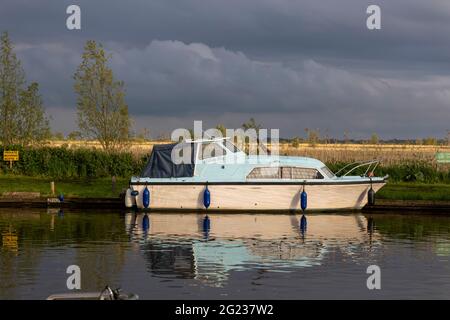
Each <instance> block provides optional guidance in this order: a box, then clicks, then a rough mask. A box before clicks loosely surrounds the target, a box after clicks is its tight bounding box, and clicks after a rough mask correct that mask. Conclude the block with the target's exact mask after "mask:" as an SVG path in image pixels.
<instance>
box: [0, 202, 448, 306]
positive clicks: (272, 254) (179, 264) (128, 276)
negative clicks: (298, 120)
mask: <svg viewBox="0 0 450 320" xmlns="http://www.w3.org/2000/svg"><path fill="white" fill-rule="evenodd" d="M305 218H306V223H305V220H303V223H302V219H301V215H287V214H209V215H208V218H205V214H204V213H199V214H179V213H164V214H163V213H151V214H148V215H144V214H142V213H139V214H135V213H133V212H121V211H117V212H105V211H98V212H96V211H83V212H78V211H67V210H65V211H61V210H45V209H43V210H37V209H33V210H31V209H27V210H24V209H1V210H0V233H1V245H0V299H45V298H46V297H48V296H49V295H51V294H54V293H67V292H71V291H69V289H68V288H67V284H66V282H67V278H68V277H69V276H70V274H68V273H66V271H67V268H68V267H69V266H71V265H77V266H79V268H80V271H81V275H80V277H81V291H100V290H101V289H102V288H103V287H104V286H105V285H107V284H108V285H110V286H111V287H121V288H122V289H123V290H124V291H126V292H132V293H135V294H138V295H139V297H140V298H141V299H241V298H243V299H244V298H245V299H310V298H325V299H342V298H362V299H378V298H389V299H398V298H425V299H450V216H433V215H428V214H421V215H400V214H395V213H394V212H393V213H390V214H373V215H370V214H362V213H349V214H341V213H340V214H307V215H306V216H305ZM371 265H376V266H378V267H379V273H378V272H377V273H376V274H379V275H380V277H379V278H377V279H379V282H373V281H374V280H373V279H371V281H369V282H370V283H372V284H373V283H379V284H380V285H381V288H380V289H372V290H369V289H368V287H367V279H368V278H369V277H370V276H371V274H368V273H367V268H368V267H369V266H371Z"/></svg>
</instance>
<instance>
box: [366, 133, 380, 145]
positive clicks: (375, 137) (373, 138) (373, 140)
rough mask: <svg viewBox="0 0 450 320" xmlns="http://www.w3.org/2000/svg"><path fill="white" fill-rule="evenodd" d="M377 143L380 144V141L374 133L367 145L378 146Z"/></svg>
mask: <svg viewBox="0 0 450 320" xmlns="http://www.w3.org/2000/svg"><path fill="white" fill-rule="evenodd" d="M379 142H380V139H379V138H378V135H377V134H376V133H372V136H371V137H370V140H369V143H370V144H378V143H379Z"/></svg>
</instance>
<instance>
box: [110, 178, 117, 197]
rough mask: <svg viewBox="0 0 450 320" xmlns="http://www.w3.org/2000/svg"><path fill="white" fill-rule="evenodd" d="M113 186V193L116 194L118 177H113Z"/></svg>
mask: <svg viewBox="0 0 450 320" xmlns="http://www.w3.org/2000/svg"><path fill="white" fill-rule="evenodd" d="M111 186H112V193H113V194H114V193H116V176H112V178H111Z"/></svg>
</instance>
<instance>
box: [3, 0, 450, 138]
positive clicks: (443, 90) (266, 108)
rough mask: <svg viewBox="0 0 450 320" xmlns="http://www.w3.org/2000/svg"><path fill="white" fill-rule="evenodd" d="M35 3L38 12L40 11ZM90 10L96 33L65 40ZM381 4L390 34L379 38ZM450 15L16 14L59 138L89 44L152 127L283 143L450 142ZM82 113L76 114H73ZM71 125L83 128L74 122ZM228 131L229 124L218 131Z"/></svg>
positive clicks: (435, 6)
mask: <svg viewBox="0 0 450 320" xmlns="http://www.w3.org/2000/svg"><path fill="white" fill-rule="evenodd" d="M30 3H31V4H30ZM69 4H79V5H80V6H81V9H82V30H81V31H68V30H67V29H66V28H65V19H66V16H67V15H66V14H65V9H66V7H67V6H68V5H69ZM369 4H378V5H380V7H381V9H382V29H381V30H379V31H369V30H367V28H366V27H365V19H366V17H367V15H366V13H365V11H366V8H367V6H368V5H369ZM449 18H450V3H449V2H448V1H445V0H442V1H438V0H432V1H419V0H413V1H406V0H405V1H400V0H399V1H376V2H374V1H365V0H363V1H361V0H342V1H335V0H322V1H313V0H307V1H293V0H277V1H275V0H228V1H223V0H222V1H218V0H208V1H206V0H172V1H163V0H161V1H33V2H25V1H4V2H3V3H2V5H1V7H0V29H1V30H5V29H6V30H9V32H10V34H11V36H12V38H13V40H14V42H15V43H16V44H17V46H16V47H17V50H18V53H19V56H20V58H21V59H22V61H23V64H24V67H25V69H26V72H27V76H28V78H29V79H30V80H36V81H39V82H40V83H41V87H42V92H43V94H44V99H45V101H46V104H47V105H48V106H49V107H50V110H52V112H53V113H54V118H56V120H55V121H54V122H53V123H54V126H55V127H57V128H61V129H60V130H65V131H66V130H67V128H68V127H70V126H73V121H74V119H73V117H70V115H71V114H73V110H74V109H75V97H74V95H73V92H72V85H73V83H72V79H71V77H72V75H73V72H74V70H75V68H76V66H77V64H78V63H79V62H80V54H81V51H82V46H83V43H84V42H85V41H86V40H87V39H95V40H98V41H101V42H102V43H103V44H104V45H105V48H106V49H107V50H108V51H109V52H110V53H112V54H113V58H112V60H111V63H110V64H111V66H112V67H113V69H114V71H115V73H116V76H117V77H118V78H120V79H121V80H124V81H125V83H126V87H127V102H128V104H129V107H130V111H131V113H132V114H133V115H135V117H136V122H137V124H138V125H139V126H144V125H145V126H149V127H151V128H156V131H157V130H164V129H166V130H167V126H174V125H175V126H182V125H184V126H191V125H192V123H186V122H187V121H188V120H189V121H191V120H192V119H205V120H206V121H207V122H209V123H211V125H214V124H215V123H216V122H217V121H222V122H224V123H225V124H227V125H229V126H238V125H240V124H241V123H242V121H243V120H245V119H246V117H250V116H253V117H255V118H257V119H260V121H262V122H263V123H264V125H265V126H267V127H279V128H282V132H281V133H282V135H285V136H288V135H300V134H302V132H303V128H305V127H312V128H321V129H322V131H324V130H328V131H329V132H330V134H336V135H342V132H343V131H344V130H349V131H350V132H354V134H355V135H359V136H364V135H365V136H367V135H369V134H370V133H371V132H378V133H380V134H381V135H382V136H385V137H393V136H398V137H407V136H411V137H414V136H423V135H437V136H443V135H444V134H445V130H446V129H448V128H449V127H450V126H449V121H450V115H449V113H450V112H449V111H450V107H449V105H448V101H449V95H450V93H449V92H450V87H449V86H450V75H449V70H450V33H449V32H448V31H449V30H450V19H449ZM64 110H71V111H64ZM69 118H70V119H69ZM215 121H216V122H215Z"/></svg>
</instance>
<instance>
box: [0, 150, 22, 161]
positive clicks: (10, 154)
mask: <svg viewBox="0 0 450 320" xmlns="http://www.w3.org/2000/svg"><path fill="white" fill-rule="evenodd" d="M3 161H19V151H6V150H5V151H3Z"/></svg>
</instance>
